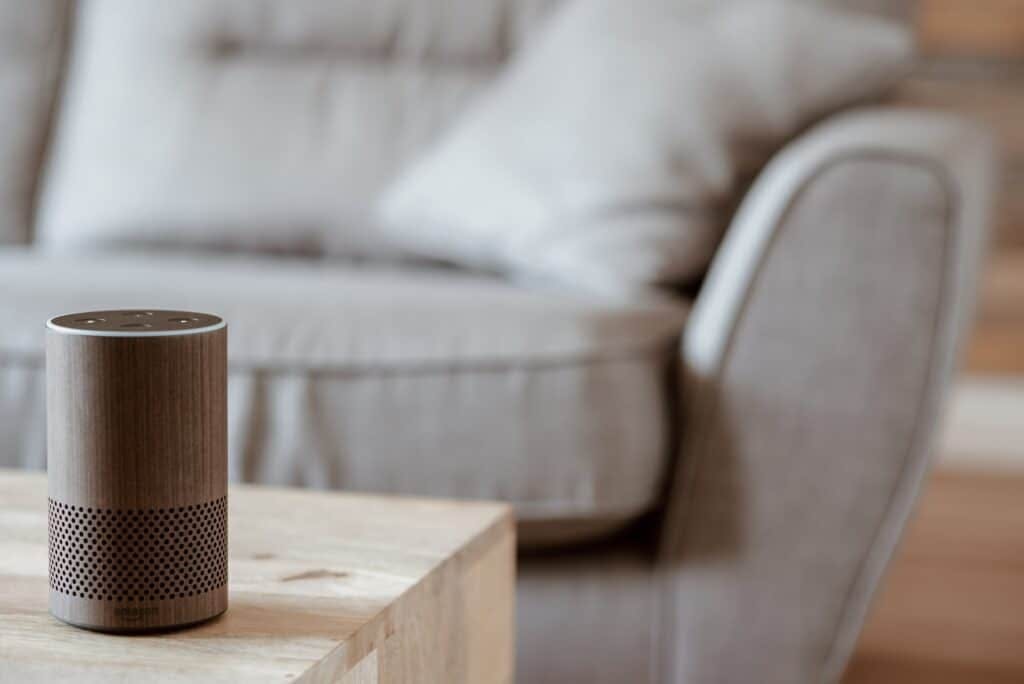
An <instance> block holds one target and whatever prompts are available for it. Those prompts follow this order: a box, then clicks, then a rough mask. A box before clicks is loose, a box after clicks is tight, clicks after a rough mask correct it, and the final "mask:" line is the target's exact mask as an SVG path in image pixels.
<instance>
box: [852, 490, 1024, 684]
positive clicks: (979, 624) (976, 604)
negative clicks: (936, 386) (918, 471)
mask: <svg viewBox="0 0 1024 684" xmlns="http://www.w3.org/2000/svg"><path fill="white" fill-rule="evenodd" d="M889 682H892V683H894V684H896V683H899V684H918V683H925V682H927V683H928V684H960V683H963V684H968V683H970V684H975V683H984V684H1009V683H1010V682H1014V683H1015V684H1020V683H1021V682H1024V474H1019V473H1018V474H1007V473H991V474H981V473H968V472H952V471H940V472H937V473H936V474H935V475H934V476H933V477H932V478H931V481H930V482H929V484H928V485H927V487H926V490H925V493H924V497H923V500H922V503H921V505H920V507H919V508H918V511H917V514H916V515H915V517H914V519H913V521H912V522H911V524H910V527H909V529H908V533H907V535H906V537H905V539H904V542H903V545H902V548H901V549H900V551H899V552H898V554H897V556H896V559H895V561H894V562H893V564H892V565H891V566H890V568H889V572H888V575H887V577H886V580H885V583H884V585H883V588H882V591H881V593H880V595H879V598H878V600H877V601H876V603H875V606H874V608H873V610H872V614H871V616H870V618H869V620H868V625H867V627H866V629H865V631H864V634H863V635H862V637H861V641H860V644H859V645H858V649H857V653H856V655H855V656H854V659H853V661H852V663H851V665H850V668H849V670H848V672H847V676H846V677H845V678H844V680H843V684H888V683H889Z"/></svg>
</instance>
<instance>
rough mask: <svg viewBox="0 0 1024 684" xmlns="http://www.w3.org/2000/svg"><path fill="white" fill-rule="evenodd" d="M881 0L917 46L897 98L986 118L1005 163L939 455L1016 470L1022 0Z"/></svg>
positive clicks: (1020, 360)
mask: <svg viewBox="0 0 1024 684" xmlns="http://www.w3.org/2000/svg"><path fill="white" fill-rule="evenodd" d="M877 1H878V0H876V2H877ZM881 3H882V4H885V0H881ZM888 4H889V5H891V6H892V8H893V11H896V12H909V13H910V17H911V20H912V21H913V22H914V25H915V26H916V30H917V37H918V44H919V50H920V52H921V54H922V59H921V62H920V64H919V66H918V68H917V70H916V73H915V74H914V76H913V78H911V79H910V81H909V83H907V85H906V87H905V88H904V89H903V91H902V92H901V93H900V94H899V97H898V99H899V100H900V101H902V102H906V103H908V104H913V105H924V106H930V107H938V108H943V109H948V110H951V111H956V112H961V113H964V114H968V115H970V116H973V117H976V118H977V119H979V120H981V121H983V122H985V123H987V124H988V125H989V126H990V127H991V128H992V129H993V131H995V133H996V134H997V135H998V139H999V143H1000V147H1001V150H1002V154H1003V162H1004V167H1003V169H1004V171H1003V173H1004V175H1003V189H1002V194H1001V197H1000V198H999V199H1000V210H999V215H998V218H997V222H996V223H997V226H996V231H995V235H994V239H993V244H992V250H991V255H990V261H989V264H988V267H987V269H986V273H985V277H984V281H983V282H982V283H981V289H980V293H979V294H980V297H979V301H978V309H977V320H976V324H975V330H974V333H973V335H972V337H971V341H970V344H969V347H968V349H967V350H966V356H965V364H964V368H963V376H962V379H961V382H960V384H959V387H958V390H957V393H956V395H955V398H954V401H953V404H952V406H951V411H950V415H949V420H948V421H947V427H946V433H945V435H944V437H943V445H942V453H943V459H944V462H945V464H946V465H950V466H968V467H975V466H977V467H982V468H1009V469H1013V470H1020V471H1024V0H918V2H917V3H916V4H910V3H907V2H905V0H904V1H899V0H897V1H892V0H890V1H889V2H888Z"/></svg>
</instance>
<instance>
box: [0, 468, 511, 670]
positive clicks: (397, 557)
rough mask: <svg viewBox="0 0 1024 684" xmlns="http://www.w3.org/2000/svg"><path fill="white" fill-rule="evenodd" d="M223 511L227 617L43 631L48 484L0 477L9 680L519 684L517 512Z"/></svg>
mask: <svg viewBox="0 0 1024 684" xmlns="http://www.w3.org/2000/svg"><path fill="white" fill-rule="evenodd" d="M228 499H229V509H230V527H229V553H230V559H231V560H230V563H231V564H230V580H229V586H230V607H229V608H228V611H227V613H225V614H224V615H223V616H221V617H220V618H217V619H215V620H213V621H212V622H208V623H205V624H203V625H200V626H198V627H194V628H191V629H186V630H182V631H177V632H167V633H161V634H155V635H145V636H112V635H106V634H99V633H94V632H88V631H84V630H81V629H76V628H74V627H70V626H68V625H66V624H63V623H61V622H59V621H57V620H56V619H55V618H53V617H51V616H50V615H49V613H48V612H47V565H46V563H47V560H46V481H45V477H44V476H42V475H39V474H26V473H17V472H12V471H3V470H0V680H2V681H18V682H26V681H45V682H49V681H74V682H75V683H76V684H86V683H87V682H111V681H143V682H147V684H154V683H155V682H184V681H193V680H195V681H202V682H242V681H244V682H262V681H266V682H287V681H302V682H344V683H345V684H366V683H376V682H382V683H383V682H446V683H447V682H466V683H470V682H472V683H473V684H476V683H480V682H510V681H512V678H513V662H514V647H513V634H514V590H515V587H514V581H515V530H514V525H513V520H512V515H511V513H510V512H509V509H508V507H506V506H503V505H500V504H491V503H462V502H451V501H435V500H419V499H406V498H399V497H379V496H361V495H351V494H335V493H326V492H313V491H303V490H292V489H271V488H262V487H245V486H238V487H232V488H231V490H230V494H229V497H228Z"/></svg>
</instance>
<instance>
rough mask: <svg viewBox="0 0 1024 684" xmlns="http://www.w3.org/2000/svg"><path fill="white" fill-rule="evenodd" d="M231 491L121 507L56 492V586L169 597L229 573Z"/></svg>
mask: <svg viewBox="0 0 1024 684" xmlns="http://www.w3.org/2000/svg"><path fill="white" fill-rule="evenodd" d="M227 520H228V517H227V498H226V497H222V498H220V499H217V500H215V501H209V502H207V503H203V504H196V505H193V506H183V507H180V508H148V509H138V510H115V509H108V508H87V507H83V506H69V505H68V504H65V503H61V502H60V501H54V500H53V499H50V520H49V523H50V530H49V531H50V549H49V550H50V587H51V588H53V589H55V590H56V591H59V592H61V593H64V594H68V595H70V596H77V597H80V598H86V599H95V600H102V601H162V600H166V599H176V598H184V597H186V596H195V595H197V594H202V593H205V592H208V591H210V590H212V589H216V588H218V587H222V586H224V585H225V584H227V581H228V543H227V542H228V526H227Z"/></svg>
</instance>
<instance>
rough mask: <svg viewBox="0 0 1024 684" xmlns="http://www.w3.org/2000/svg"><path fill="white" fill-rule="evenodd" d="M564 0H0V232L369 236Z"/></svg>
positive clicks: (239, 240)
mask: <svg viewBox="0 0 1024 684" xmlns="http://www.w3.org/2000/svg"><path fill="white" fill-rule="evenodd" d="M560 1H562V0H372V1H368V0H174V2H138V1H137V0H83V1H81V2H77V3H76V2H73V0H34V1H33V2H31V3H26V2H23V1H21V0H0V51H2V52H3V54H4V57H5V64H4V69H3V70H2V71H0V242H23V241H26V240H29V239H31V238H32V237H33V235H34V236H35V237H37V238H38V239H39V240H40V241H42V242H45V243H49V244H51V245H58V246H73V245H76V244H88V245H90V246H96V245H97V244H98V243H99V244H102V243H103V242H104V241H105V240H108V239H109V241H110V242H112V243H113V242H116V243H121V242H124V238H125V236H126V235H131V236H133V237H134V238H137V239H138V240H140V241H150V242H157V243H165V242H171V243H173V244H179V243H180V244H185V245H193V244H200V245H204V244H205V245H208V246H211V245H210V243H211V242H212V243H213V244H212V246H216V247H228V248H234V247H241V248H253V249H272V250H286V251H298V252H307V251H308V252H321V251H330V252H340V253H367V252H369V253H371V254H372V252H373V249H376V248H379V247H380V245H379V241H378V240H377V239H375V238H369V237H368V235H367V234H366V233H364V232H361V227H368V226H369V223H368V222H367V221H366V220H365V214H366V212H367V210H368V208H369V206H370V205H371V203H372V202H373V200H374V199H375V197H376V195H377V193H378V191H379V190H380V189H381V188H382V186H383V185H384V184H385V183H387V182H388V181H389V180H390V179H391V178H392V177H393V176H394V174H395V172H396V170H397V169H398V168H399V167H400V166H401V165H402V164H403V163H404V162H406V161H407V160H408V159H410V158H411V157H412V156H413V155H415V153H416V152H418V151H419V150H420V149H421V148H422V147H423V146H424V145H425V144H426V143H427V142H429V141H430V140H432V139H433V138H434V137H435V135H436V134H437V133H438V132H439V131H441V130H442V129H443V128H444V127H445V126H446V124H448V123H449V122H450V121H451V120H452V119H453V117H454V116H455V115H456V114H457V113H458V112H459V111H461V110H462V108H463V107H464V106H465V105H466V103H467V102H468V101H469V100H470V99H471V98H472V97H473V96H474V95H475V94H476V93H478V92H479V91H480V90H481V88H482V87H483V86H485V85H486V84H487V83H488V82H489V81H490V79H491V78H492V77H493V75H494V74H495V73H496V72H497V70H498V69H499V68H500V67H501V65H502V63H503V61H504V60H505V58H506V56H507V55H508V54H509V53H510V52H511V51H512V50H514V49H515V48H516V47H517V45H518V44H520V43H521V42H522V40H523V38H524V36H526V35H528V33H529V31H530V29H531V28H532V27H533V26H535V25H536V24H537V23H538V22H539V21H540V20H541V19H542V18H543V16H544V15H545V14H546V13H547V12H548V11H549V10H550V9H551V7H552V6H553V5H554V4H556V3H557V2H560ZM623 1H629V0H623ZM680 1H686V0H680ZM692 1H701V0H692ZM704 1H707V0H704ZM809 1H825V2H832V3H838V4H842V5H846V6H850V5H855V6H856V5H864V4H867V5H870V6H885V7H892V6H894V5H895V4H898V3H892V2H890V1H889V0H809ZM904 4H905V3H904ZM901 6H902V4H901ZM69 17H72V18H73V19H69ZM72 24H73V25H72ZM65 29H67V30H65ZM68 35H70V36H71V39H70V43H71V45H70V48H68V49H66V50H65V45H66V43H67V40H66V36H68ZM65 54H66V59H65V58H64V55H65ZM61 64H63V65H64V68H63V77H62V78H58V72H59V71H60V66H61ZM60 83H63V86H62V87H60V88H59V84H60ZM58 88H59V90H60V92H59V97H55V93H57V92H58ZM53 112H55V114H54V115H53V116H52V117H51V113H53ZM51 119H52V120H51ZM44 160H45V161H44ZM339 225H342V226H343V227H344V229H343V230H338V226H339ZM213 235H216V237H215V238H214V237H212V236H213ZM168 236H171V237H170V238H168ZM330 241H342V243H343V244H325V243H329V242H330Z"/></svg>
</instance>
